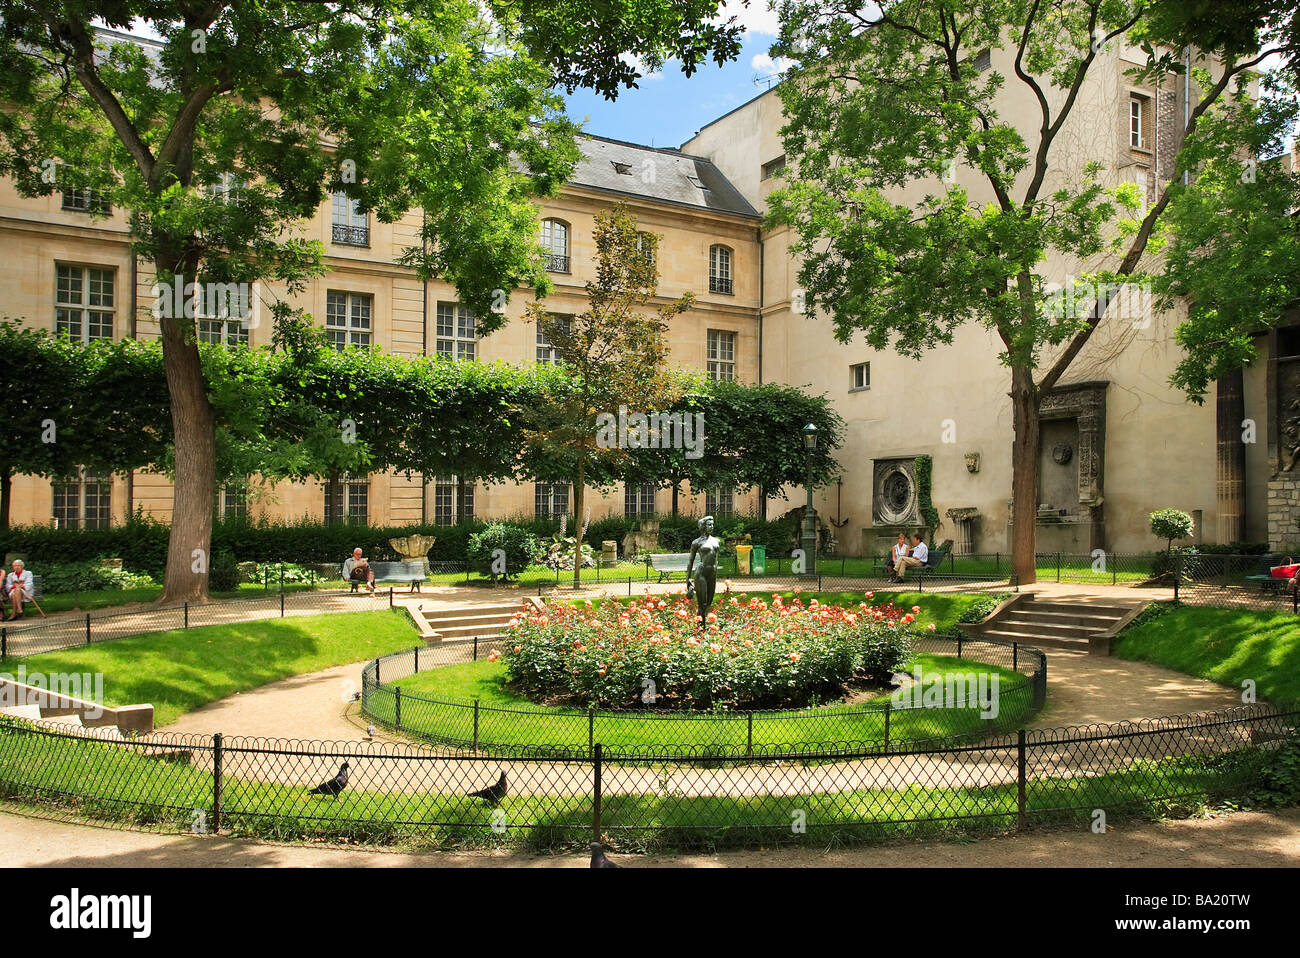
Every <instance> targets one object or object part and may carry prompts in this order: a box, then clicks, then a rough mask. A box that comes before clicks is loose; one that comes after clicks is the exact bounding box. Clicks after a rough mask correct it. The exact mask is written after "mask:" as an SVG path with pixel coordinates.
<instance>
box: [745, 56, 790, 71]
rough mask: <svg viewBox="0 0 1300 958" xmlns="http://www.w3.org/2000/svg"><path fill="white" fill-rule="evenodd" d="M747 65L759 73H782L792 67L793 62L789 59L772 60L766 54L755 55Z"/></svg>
mask: <svg viewBox="0 0 1300 958" xmlns="http://www.w3.org/2000/svg"><path fill="white" fill-rule="evenodd" d="M749 65H750V66H752V67H753V68H754V69H755V70H758V71H759V72H760V73H784V72H785V71H786V70H788V69H790V68H791V67H792V66H794V61H793V60H791V59H790V58H789V57H777V58H776V59H773V58H772V57H770V56H768V55H767V54H766V53H756V54H754V59H752V60H750V61H749Z"/></svg>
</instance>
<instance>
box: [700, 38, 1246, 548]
mask: <svg viewBox="0 0 1300 958" xmlns="http://www.w3.org/2000/svg"><path fill="white" fill-rule="evenodd" d="M1007 56H1008V54H1007V53H1006V52H1001V53H999V52H997V51H995V53H994V66H995V68H997V69H999V70H1001V71H1002V72H1003V73H1004V74H1007V75H1009V74H1010V70H1009V67H1008V66H1007V64H1006V63H1004V62H1001V59H1004V58H1006V57H1007ZM1133 58H1134V54H1132V51H1127V52H1126V51H1123V50H1117V51H1113V53H1112V55H1111V56H1110V57H1109V58H1108V59H1106V60H1105V62H1104V63H1103V69H1101V70H1098V71H1097V72H1096V74H1095V75H1094V76H1093V77H1092V79H1091V80H1090V82H1089V83H1088V85H1087V86H1086V87H1085V88H1084V90H1083V91H1082V94H1081V97H1080V101H1079V102H1080V106H1079V108H1078V111H1077V112H1076V114H1075V115H1074V116H1073V117H1072V120H1071V122H1070V123H1069V124H1067V127H1066V128H1065V130H1064V131H1063V135H1062V138H1061V141H1060V149H1059V151H1058V153H1057V154H1055V155H1054V165H1053V168H1052V170H1051V172H1050V174H1049V176H1048V189H1049V190H1050V188H1051V186H1052V184H1053V183H1059V182H1062V181H1063V179H1064V178H1067V177H1070V176H1072V175H1075V174H1076V173H1077V172H1078V171H1079V170H1080V169H1081V167H1082V164H1083V163H1085V162H1087V161H1088V160H1091V159H1101V160H1103V161H1104V162H1106V163H1108V164H1110V167H1111V170H1112V172H1111V173H1110V174H1109V175H1110V176H1111V177H1112V178H1113V179H1112V180H1111V181H1110V182H1119V181H1123V180H1131V181H1133V182H1136V183H1138V184H1139V185H1140V186H1142V187H1144V188H1145V189H1147V190H1148V195H1151V193H1152V192H1153V190H1154V184H1155V180H1154V170H1155V169H1156V165H1157V164H1159V165H1160V166H1161V167H1162V168H1163V167H1164V164H1165V158H1164V157H1160V156H1158V155H1157V154H1158V151H1159V149H1161V148H1162V146H1161V143H1160V141H1159V140H1158V138H1157V136H1156V132H1157V131H1156V130H1155V128H1154V126H1153V127H1152V128H1151V135H1150V137H1149V139H1148V144H1147V145H1148V147H1149V148H1148V149H1133V148H1132V147H1131V145H1130V142H1129V138H1128V125H1127V121H1128V113H1127V110H1128V99H1129V96H1130V95H1131V94H1132V93H1134V92H1138V93H1141V94H1142V95H1146V96H1150V97H1151V98H1152V102H1153V103H1154V101H1155V97H1156V95H1157V94H1159V93H1161V92H1163V93H1165V94H1167V95H1168V96H1170V97H1172V99H1171V100H1170V103H1171V104H1173V106H1172V107H1171V108H1172V109H1175V110H1176V113H1177V119H1178V120H1179V121H1181V110H1182V102H1183V100H1182V91H1181V89H1177V90H1168V89H1167V90H1164V91H1159V90H1157V89H1155V88H1154V87H1151V88H1141V87H1135V86H1134V85H1133V84H1132V82H1131V80H1130V78H1129V77H1127V76H1125V75H1124V71H1125V70H1127V69H1129V68H1130V67H1131V66H1132V62H1131V61H1132V60H1133ZM1008 86H1009V89H1008V90H1007V91H1005V92H1004V95H1003V96H1002V97H1001V99H1000V100H999V102H998V104H997V107H998V110H999V112H1000V113H1001V115H1003V116H1023V117H1026V118H1027V121H1026V122H1027V123H1028V122H1029V119H1030V118H1036V117H1037V115H1038V109H1037V106H1036V104H1035V103H1034V101H1033V100H1032V99H1031V97H1030V94H1029V93H1028V92H1027V91H1024V90H1023V87H1022V86H1021V85H1019V84H1009V85H1008ZM1155 116H1156V115H1155V113H1154V112H1153V113H1152V116H1151V122H1152V123H1153V124H1154V122H1155ZM782 123H783V120H782V117H781V106H780V100H779V97H778V95H777V94H776V93H775V91H772V92H769V93H767V94H764V95H762V96H759V97H757V98H756V99H754V100H752V101H750V102H749V103H748V104H746V105H745V106H743V107H741V108H739V109H737V110H735V111H733V112H732V113H730V114H728V115H727V116H725V117H723V118H721V119H720V120H718V121H716V122H714V123H713V124H711V125H710V126H707V127H705V128H704V129H703V130H701V131H700V132H699V133H698V134H697V135H696V136H695V137H694V138H693V139H691V140H690V141H688V142H687V143H686V144H684V145H683V149H684V150H685V151H687V152H691V153H696V154H699V155H702V156H705V157H707V158H709V159H711V160H712V161H713V162H714V163H715V164H716V165H717V166H718V167H719V168H720V169H721V170H722V171H723V173H724V174H725V175H726V176H727V177H728V178H729V179H730V180H731V181H732V182H733V183H735V184H736V185H737V187H738V188H739V189H740V190H741V191H742V192H743V193H744V194H745V195H746V197H747V198H748V199H749V200H750V202H751V203H754V204H755V205H756V206H762V205H763V204H764V203H765V200H766V197H767V195H768V194H769V193H770V192H771V190H772V189H773V188H775V187H776V186H778V185H780V183H781V182H782V180H781V178H776V179H763V177H762V166H763V164H765V163H767V162H768V161H769V160H771V159H773V158H774V157H777V156H780V155H781V154H782V147H781V144H780V139H779V133H778V131H779V129H780V126H781V125H782ZM1166 132H1167V131H1166ZM1030 142H1031V145H1032V143H1033V142H1034V141H1033V139H1032V137H1030ZM1170 142H1171V141H1170V138H1169V137H1168V136H1166V137H1165V138H1164V141H1163V146H1164V147H1165V148H1168V146H1169V144H1170ZM1028 175H1029V173H1028V171H1026V173H1024V174H1023V175H1022V182H1021V183H1020V184H1019V185H1020V186H1021V187H1022V188H1023V185H1024V182H1023V179H1024V177H1027V176H1028ZM958 180H959V182H961V183H962V184H963V185H964V186H966V187H967V188H968V190H969V191H970V194H971V196H972V199H973V200H974V201H976V202H989V201H992V199H993V197H992V196H991V193H990V189H989V187H988V184H987V183H986V182H985V181H984V180H983V179H981V178H979V177H977V176H975V175H973V174H972V171H970V170H968V169H964V168H962V167H959V168H958ZM936 186H938V184H936V183H925V182H918V183H913V184H909V186H908V187H907V188H906V189H904V190H901V191H899V192H898V194H897V199H898V201H900V202H915V201H916V200H917V199H919V198H920V197H921V196H923V195H924V193H925V192H926V191H927V190H931V189H933V188H935V187H936ZM789 240H790V237H789V235H788V234H787V231H786V230H785V229H784V228H777V229H772V230H766V231H764V235H763V246H764V259H763V263H764V269H763V302H762V313H763V323H764V332H763V337H764V360H763V370H762V372H763V377H764V379H768V380H779V381H782V382H788V383H811V384H813V387H814V389H824V390H825V391H826V393H827V395H828V396H829V397H830V398H831V399H832V401H833V402H834V404H835V407H836V409H837V410H838V411H839V413H840V414H841V415H842V416H843V417H844V419H845V421H846V424H847V430H846V431H847V435H846V442H845V444H844V446H843V448H842V449H841V450H840V452H839V454H838V458H839V461H840V464H841V466H842V467H843V470H844V476H843V486H842V489H841V490H839V492H840V497H841V498H840V504H839V515H840V517H841V518H844V517H847V518H848V519H849V520H850V521H849V523H848V524H847V525H846V526H845V528H844V529H843V530H842V531H841V532H840V533H839V538H840V547H841V551H846V552H857V551H863V550H869V549H870V548H871V547H872V545H873V542H872V534H871V533H870V532H869V529H870V527H871V524H872V523H871V515H872V484H873V472H872V469H873V467H872V463H873V461H874V460H876V459H887V458H894V457H906V456H915V455H922V454H924V455H930V456H932V457H933V459H934V482H933V501H934V505H935V506H936V507H937V508H938V510H939V512H940V515H941V516H942V515H943V514H944V513H945V511H946V510H947V509H950V508H958V507H966V506H975V507H977V508H978V509H979V510H980V512H981V515H982V519H981V521H980V525H979V527H978V530H977V536H976V543H975V545H976V549H977V551H981V552H993V551H1006V550H1007V548H1008V542H1009V536H1008V531H1009V530H1008V522H1009V519H1010V513H1009V497H1010V487H1011V438H1012V433H1011V428H1012V427H1011V409H1010V400H1009V398H1008V395H1007V392H1008V389H1009V387H1010V374H1009V371H1008V370H1006V369H1004V368H1002V367H1001V366H1000V365H999V364H998V362H997V359H996V357H997V354H998V352H999V351H1000V346H1001V344H1000V342H999V341H998V340H997V338H996V335H995V334H994V333H993V332H991V331H989V330H987V329H985V328H983V327H982V326H980V325H978V324H968V325H965V326H963V327H961V328H960V329H959V330H958V331H957V333H956V335H955V337H954V341H953V343H952V345H950V346H941V347H939V348H936V349H933V350H931V351H929V352H928V353H927V354H926V355H925V357H924V358H923V359H922V360H921V361H919V362H917V361H913V360H911V359H907V358H904V357H901V356H899V355H898V354H896V353H894V352H893V351H892V350H886V351H875V350H872V349H871V348H869V347H868V346H867V345H866V344H865V342H864V341H863V339H862V338H861V336H855V337H854V338H853V339H852V340H851V341H850V342H849V343H847V344H843V343H840V342H838V341H836V340H835V338H834V337H833V335H832V328H831V322H830V320H829V319H828V318H826V317H815V318H813V317H809V316H806V315H799V314H797V313H796V312H795V311H794V310H793V309H792V302H791V300H792V294H793V293H794V292H795V291H796V290H797V287H798V262H797V261H796V259H795V258H794V257H793V256H791V255H790V254H789V252H788V244H789ZM1103 265H1106V260H1105V259H1104V258H1098V259H1097V260H1095V261H1093V262H1090V263H1078V262H1071V261H1068V260H1066V259H1064V258H1061V257H1056V258H1053V259H1051V260H1049V261H1048V262H1046V263H1044V264H1043V265H1042V267H1041V268H1040V270H1039V272H1040V273H1041V275H1043V277H1044V278H1045V279H1046V280H1047V281H1049V282H1053V281H1054V282H1057V283H1064V282H1065V280H1066V278H1067V277H1069V276H1078V275H1081V274H1082V273H1084V272H1085V271H1087V270H1090V269H1096V268H1100V267H1102V266H1103ZM1117 313H1118V310H1116V309H1112V311H1111V314H1110V316H1109V317H1108V319H1107V320H1106V321H1105V322H1104V323H1103V325H1102V327H1101V328H1100V329H1099V330H1098V331H1097V333H1096V334H1095V335H1094V337H1093V339H1092V341H1091V342H1090V343H1089V344H1088V346H1087V347H1086V348H1085V350H1084V351H1083V352H1082V354H1081V355H1080V356H1079V357H1078V358H1077V359H1076V360H1075V362H1074V363H1073V364H1072V366H1071V368H1070V370H1069V371H1068V372H1067V374H1066V376H1065V377H1064V379H1063V380H1062V385H1066V384H1069V383H1077V382H1083V381H1088V380H1098V379H1101V380H1108V381H1109V382H1110V385H1109V387H1108V389H1107V403H1106V416H1107V428H1106V446H1105V472H1104V476H1105V489H1104V496H1105V520H1106V545H1107V548H1108V549H1109V550H1111V551H1116V552H1137V551H1148V550H1151V549H1154V548H1157V547H1158V545H1159V544H1158V543H1157V542H1156V541H1155V540H1154V539H1153V538H1152V536H1151V535H1150V533H1149V532H1148V530H1147V522H1146V515H1147V513H1149V512H1150V511H1152V510H1153V509H1156V508H1162V507H1166V506H1172V507H1177V508H1181V509H1185V510H1187V511H1189V512H1197V511H1199V512H1200V514H1201V517H1202V528H1203V530H1204V533H1205V538H1206V540H1207V541H1212V540H1213V537H1214V534H1215V530H1216V520H1217V510H1216V502H1215V409H1214V396H1213V393H1211V395H1210V397H1209V398H1208V400H1207V402H1206V403H1205V405H1204V406H1196V405H1194V404H1192V403H1190V402H1188V401H1187V400H1186V399H1185V397H1184V396H1183V394H1182V393H1180V392H1179V391H1177V390H1175V389H1173V388H1172V387H1170V386H1169V385H1168V378H1169V376H1170V374H1171V373H1172V372H1173V369H1174V366H1175V364H1176V363H1177V361H1178V359H1179V357H1180V350H1179V348H1178V347H1177V345H1176V343H1175V342H1174V341H1173V339H1172V334H1173V330H1174V329H1175V327H1176V326H1177V325H1178V323H1179V322H1180V321H1181V320H1182V319H1183V318H1184V315H1183V311H1182V310H1181V309H1175V310H1171V311H1170V312H1168V313H1165V314H1163V315H1157V316H1154V317H1153V318H1152V319H1151V321H1150V322H1149V323H1147V322H1144V321H1143V320H1142V319H1141V317H1140V316H1132V317H1130V316H1119V315H1117ZM862 362H869V363H870V364H871V367H870V368H871V386H870V388H869V389H866V390H861V391H852V390H851V388H850V387H851V383H850V366H851V365H853V364H856V363H862ZM1263 379H1264V376H1263V370H1262V364H1257V366H1256V367H1254V368H1252V369H1251V370H1249V371H1248V372H1247V376H1246V414H1247V416H1248V417H1254V418H1255V420H1256V422H1257V423H1258V425H1259V437H1260V438H1259V442H1258V443H1256V444H1255V445H1254V446H1248V447H1247V495H1248V502H1249V503H1250V507H1249V508H1248V532H1249V537H1250V538H1251V539H1252V540H1256V541H1258V540H1260V539H1262V538H1264V533H1265V531H1266V530H1265V527H1264V516H1263V508H1262V507H1263V502H1264V496H1265V484H1266V482H1267V478H1268V475H1269V474H1270V473H1271V466H1270V465H1269V464H1268V463H1266V462H1265V461H1264V460H1265V456H1266V453H1265V445H1264V444H1265V442H1266V439H1265V436H1266V423H1267V415H1266V408H1265V406H1266V400H1265V388H1264V382H1263ZM945 426H951V427H952V428H951V429H950V430H948V436H947V438H953V435H952V433H953V432H954V431H955V441H953V442H945V441H944V439H945ZM970 452H978V453H980V455H981V467H980V470H979V472H978V473H977V474H971V473H970V472H968V471H967V468H966V459H965V454H966V453H970ZM836 492H837V490H836V488H835V487H834V486H831V487H829V488H826V489H822V490H818V492H817V494H816V495H815V496H814V501H815V503H816V505H817V508H818V509H819V510H820V511H821V512H822V513H823V514H824V515H829V516H835V515H836V509H837V504H836ZM801 497H802V491H796V492H795V494H794V496H793V498H795V500H796V501H798V500H799V499H801ZM773 508H774V509H775V508H780V509H784V508H786V506H785V504H775V503H774V504H773ZM954 532H955V530H953V529H952V528H951V523H950V522H949V521H948V520H947V519H946V518H945V519H944V524H943V525H941V527H940V529H939V532H938V537H939V538H944V537H949V536H953V535H954Z"/></svg>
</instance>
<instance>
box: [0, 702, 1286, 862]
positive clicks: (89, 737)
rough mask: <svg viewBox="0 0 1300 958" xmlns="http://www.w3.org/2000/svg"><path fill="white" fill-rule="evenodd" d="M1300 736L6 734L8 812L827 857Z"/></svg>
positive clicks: (12, 728) (1149, 797)
mask: <svg viewBox="0 0 1300 958" xmlns="http://www.w3.org/2000/svg"><path fill="white" fill-rule="evenodd" d="M1297 719H1300V712H1297V711H1289V712H1280V711H1277V710H1273V709H1269V708H1266V707H1259V706H1256V707H1248V708H1238V709H1230V710H1225V711H1220V712H1211V713H1201V714H1196V715H1184V716H1174V717H1169V718H1163V719H1153V720H1148V721H1143V722H1134V723H1121V724H1115V725H1095V726H1087V727H1072V728H1054V729H1020V730H1017V731H1015V732H1014V733H1011V734H1007V735H1001V736H998V737H996V738H993V739H989V740H986V741H982V742H978V743H962V744H943V745H931V746H922V747H914V748H905V749H899V750H896V751H895V750H891V751H889V752H881V751H879V750H878V749H875V748H874V747H873V748H870V749H864V750H861V751H857V752H842V751H836V752H833V753H827V754H825V755H820V756H818V755H810V756H807V757H806V758H805V759H804V760H801V761H796V762H761V763H755V762H754V761H753V760H752V759H749V758H746V757H744V756H734V755H717V754H701V755H695V756H683V755H680V754H676V753H674V754H671V755H667V756H665V755H656V754H642V755H637V756H626V757H623V758H618V759H611V758H610V757H608V756H607V755H606V753H605V749H604V748H603V746H602V744H601V743H600V742H596V743H594V747H593V749H592V750H591V754H590V755H587V756H583V757H580V758H579V757H574V756H572V755H563V756H561V755H546V754H540V753H539V754H535V755H530V756H527V757H524V756H519V757H511V758H501V757H494V758H484V757H482V756H475V755H468V754H464V753H439V752H437V751H434V750H432V749H429V748H423V747H420V746H415V745H403V744H387V743H385V744H380V743H370V742H360V743H358V742H316V741H287V740H278V739H263V738H234V737H225V736H222V735H220V734H216V735H210V736H208V735H176V734H158V733H155V734H153V735H150V736H148V737H147V738H142V739H138V740H128V741H125V742H106V741H103V740H101V739H100V738H98V737H97V736H96V735H94V733H93V730H66V731H65V730H60V729H56V728H50V727H40V726H36V725H34V724H32V723H29V722H24V721H22V720H18V719H12V718H0V798H4V799H6V800H8V801H11V802H16V803H20V804H21V805H23V806H24V807H26V808H28V809H30V810H34V811H35V812H37V813H38V814H43V815H47V816H57V817H73V818H76V819H78V820H81V819H87V818H89V819H95V820H101V821H108V822H113V823H117V824H120V825H127V826H131V827H137V828H148V829H155V830H161V831H168V832H203V833H216V832H219V833H222V834H232V835H251V836H256V837H261V838H267V839H275V840H307V841H317V842H319V841H328V842H340V843H349V844H350V843H370V844H378V845H385V844H398V843H402V844H411V843H418V844H424V845H434V846H446V845H457V846H464V845H473V844H485V845H491V844H498V843H502V842H509V841H517V842H524V843H527V844H531V845H535V846H542V847H559V846H565V845H574V844H584V843H586V842H587V841H588V840H589V839H594V840H596V841H603V842H605V843H606V845H607V846H608V847H613V848H615V849H624V850H631V849H636V848H642V847H647V846H650V845H659V846H674V847H701V846H705V847H717V846H723V845H753V844H762V845H771V844H774V843H778V842H786V843H798V842H808V843H818V844H824V843H825V842H826V841H827V840H860V839H869V838H880V837H894V836H919V835H947V834H956V833H967V834H969V833H977V834H978V833H982V832H989V831H1005V830H1008V829H1013V828H1018V827H1024V826H1026V825H1033V824H1039V823H1042V824H1047V823H1057V824H1060V823H1073V824H1077V825H1080V826H1083V825H1086V824H1089V823H1093V822H1095V821H1096V816H1097V812H1098V811H1101V812H1104V813H1105V814H1106V815H1107V816H1108V817H1120V816H1122V815H1124V814H1128V813H1136V814H1146V813H1149V812H1151V811H1152V810H1155V811H1159V810H1161V809H1163V808H1166V807H1168V805H1169V804H1170V803H1179V804H1195V803H1213V802H1221V801H1232V800H1236V799H1241V798H1243V797H1246V796H1248V795H1249V794H1250V793H1251V791H1252V789H1254V788H1255V787H1256V786H1257V783H1258V782H1259V781H1260V779H1261V777H1262V776H1264V775H1265V773H1266V771H1267V769H1268V768H1269V767H1270V766H1271V765H1272V764H1273V763H1275V762H1278V761H1279V757H1278V754H1277V753H1278V751H1279V749H1282V748H1284V747H1285V748H1289V749H1292V750H1294V749H1295V748H1296V747H1297V746H1300V741H1298V740H1297ZM1287 761H1294V758H1290V759H1287ZM344 763H346V778H345V779H344V778H341V777H340V772H341V771H342V769H343V766H344ZM328 783H335V784H328Z"/></svg>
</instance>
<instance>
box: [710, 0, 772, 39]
mask: <svg viewBox="0 0 1300 958" xmlns="http://www.w3.org/2000/svg"><path fill="white" fill-rule="evenodd" d="M769 3H770V0H749V6H745V5H744V3H742V2H741V0H723V3H722V5H721V7H720V9H719V10H718V13H719V14H720V16H721V18H722V19H724V20H725V19H726V18H727V17H732V16H734V17H735V18H736V20H737V22H738V23H739V24H740V25H741V26H743V27H744V28H745V31H746V33H749V34H756V33H762V34H765V35H767V36H769V37H774V36H776V35H777V34H778V33H779V32H780V30H781V19H780V17H778V16H777V15H776V11H775V10H772V9H770V8H769Z"/></svg>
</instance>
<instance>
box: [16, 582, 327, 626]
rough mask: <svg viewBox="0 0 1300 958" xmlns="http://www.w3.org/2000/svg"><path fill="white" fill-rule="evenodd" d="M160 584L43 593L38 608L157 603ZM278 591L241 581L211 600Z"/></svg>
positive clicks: (294, 586)
mask: <svg viewBox="0 0 1300 958" xmlns="http://www.w3.org/2000/svg"><path fill="white" fill-rule="evenodd" d="M341 584H342V583H341V582H324V583H320V584H319V585H317V586H316V588H324V587H328V588H339V587H340V586H341ZM311 588H312V586H310V585H307V584H306V583H289V582H286V583H285V586H284V591H285V592H301V591H304V590H308V589H311ZM162 591H163V587H162V586H161V585H144V586H136V587H134V588H130V589H94V590H92V591H89V592H59V593H55V594H51V595H47V596H44V597H43V598H42V599H41V600H40V603H41V608H42V609H44V610H45V612H46V614H52V613H54V612H67V611H69V610H71V609H80V610H81V611H83V612H90V611H92V610H94V609H111V608H113V607H114V606H119V605H130V604H131V603H133V602H156V601H157V600H158V597H159V596H160V595H162ZM278 591H279V583H275V584H274V585H273V586H272V587H271V590H270V592H268V591H267V590H266V589H265V588H264V587H263V586H262V584H261V583H260V582H241V583H240V584H239V588H238V589H236V590H235V591H234V592H213V593H212V598H214V599H236V598H238V599H251V598H255V597H257V596H261V595H270V594H272V593H275V592H278ZM26 616H27V618H28V619H29V620H30V619H32V618H34V617H36V618H39V616H40V613H39V612H37V611H36V609H35V607H34V606H32V605H30V604H29V605H28V606H27V609H26Z"/></svg>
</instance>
